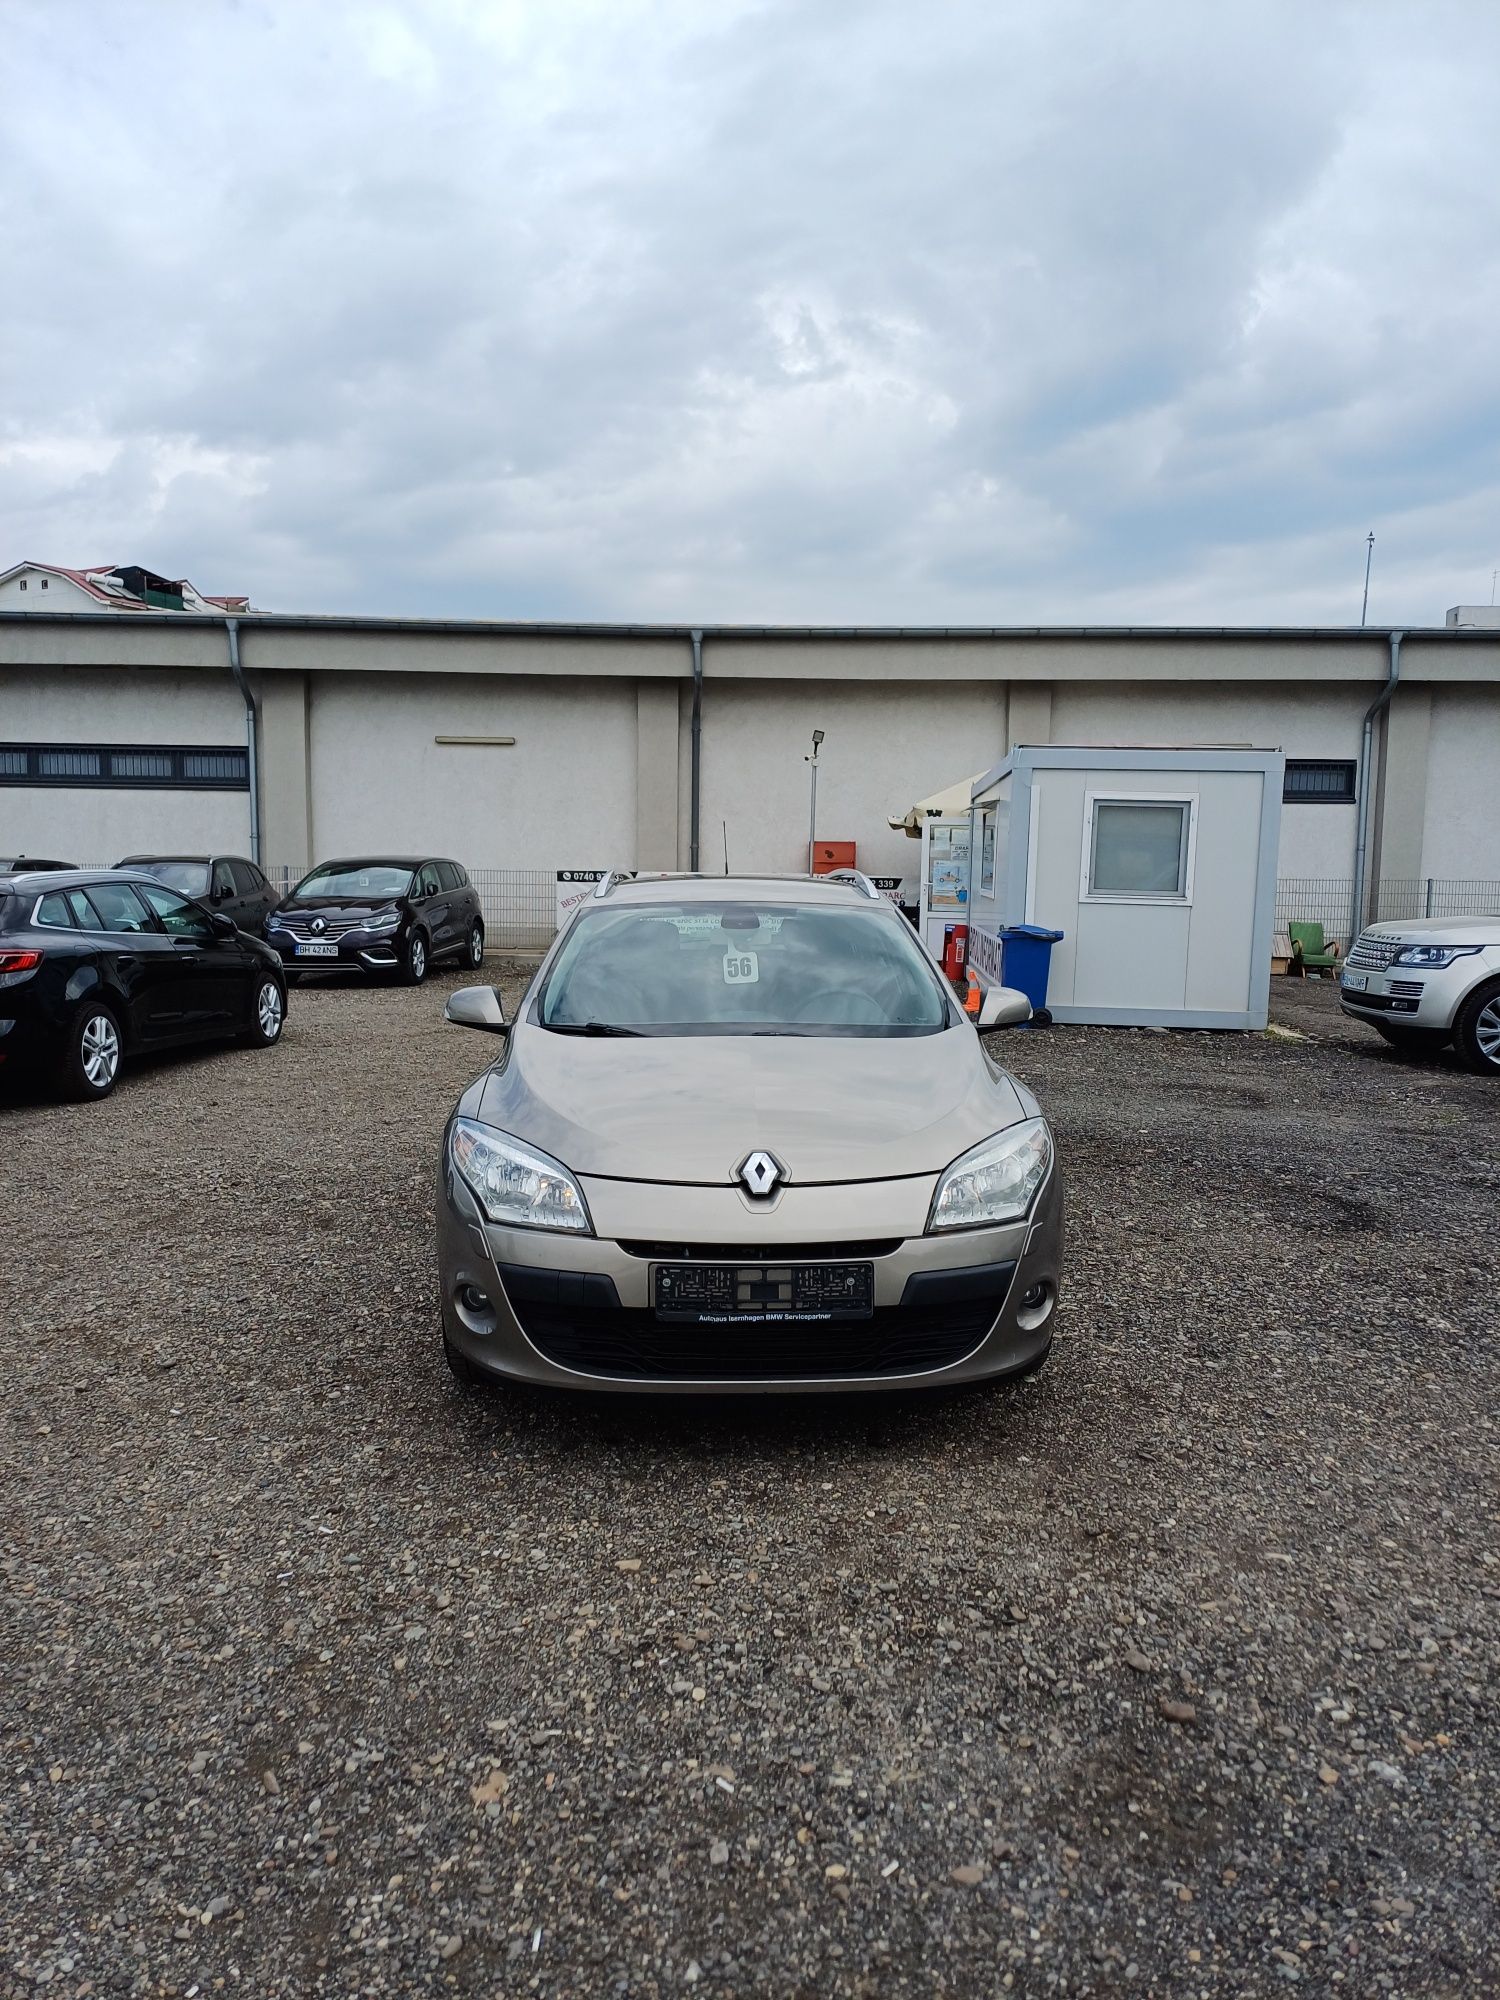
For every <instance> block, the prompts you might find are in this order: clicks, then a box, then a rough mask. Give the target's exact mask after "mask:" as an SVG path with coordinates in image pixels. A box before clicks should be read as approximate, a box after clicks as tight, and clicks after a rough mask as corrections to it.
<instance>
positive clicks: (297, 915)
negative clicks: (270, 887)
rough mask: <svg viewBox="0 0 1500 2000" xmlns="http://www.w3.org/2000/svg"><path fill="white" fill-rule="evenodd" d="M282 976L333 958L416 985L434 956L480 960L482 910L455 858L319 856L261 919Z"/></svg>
mask: <svg viewBox="0 0 1500 2000" xmlns="http://www.w3.org/2000/svg"><path fill="white" fill-rule="evenodd" d="M266 941H267V943H269V944H272V945H274V946H275V947H276V949H277V951H279V952H280V953H281V957H282V962H283V963H284V964H285V966H286V967H287V976H288V978H290V979H295V978H297V976H298V975H299V974H300V973H303V972H316V971H319V970H328V971H332V970H334V969H336V968H337V967H339V966H343V967H345V968H354V967H361V968H363V970H365V971H366V972H389V973H393V974H395V976H396V977H397V978H399V979H403V980H405V981H406V983H407V985H409V986H419V985H420V984H421V982H422V981H423V980H424V979H425V978H426V977H427V968H428V967H429V966H430V965H432V964H433V963H434V962H435V961H436V960H437V959H440V958H454V959H458V960H459V961H460V962H461V963H462V964H464V965H469V966H478V965H479V964H481V963H482V962H483V959H484V917H483V914H482V912H481V910H480V907H479V896H478V893H477V891H476V890H475V888H474V885H473V883H472V882H471V881H470V880H469V877H468V874H467V872H466V871H465V870H464V869H462V868H460V867H459V865H458V863H457V862H456V861H436V860H427V861H420V860H419V861H410V860H392V859H390V858H389V857H386V858H382V859H378V860H373V859H367V860H361V861H323V862H320V863H319V864H318V866H317V867H316V868H314V869H313V871H312V873H311V874H310V875H304V876H303V878H302V880H301V881H300V882H299V883H298V884H297V886H296V888H295V889H293V891H292V893H291V894H290V895H289V896H288V897H287V898H286V900H285V901H284V902H283V903H282V904H281V905H280V907H279V908H278V909H276V910H275V911H273V913H272V914H271V915H270V916H269V917H267V919H266Z"/></svg>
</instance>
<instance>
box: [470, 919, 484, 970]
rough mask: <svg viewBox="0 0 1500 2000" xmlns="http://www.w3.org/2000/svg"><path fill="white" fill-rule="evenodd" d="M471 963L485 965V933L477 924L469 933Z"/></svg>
mask: <svg viewBox="0 0 1500 2000" xmlns="http://www.w3.org/2000/svg"><path fill="white" fill-rule="evenodd" d="M469 963H470V964H471V965H483V964H484V932H483V931H482V930H481V929H480V928H479V926H478V924H476V925H475V926H474V928H473V930H472V931H470V933H469Z"/></svg>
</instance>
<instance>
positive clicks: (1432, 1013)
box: [1339, 958, 1474, 1034]
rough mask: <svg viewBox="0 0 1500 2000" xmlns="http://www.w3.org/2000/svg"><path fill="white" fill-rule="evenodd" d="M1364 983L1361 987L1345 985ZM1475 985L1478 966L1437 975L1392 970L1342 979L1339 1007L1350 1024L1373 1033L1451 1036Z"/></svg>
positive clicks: (1462, 965)
mask: <svg viewBox="0 0 1500 2000" xmlns="http://www.w3.org/2000/svg"><path fill="white" fill-rule="evenodd" d="M1351 977H1353V978H1357V979H1363V980H1364V982H1365V984H1364V986H1363V987H1354V986H1350V985H1348V984H1346V982H1347V981H1348V980H1349V979H1350V978H1351ZM1473 983H1474V961H1473V959H1471V958H1468V959H1458V960H1457V961H1455V963H1454V964H1453V965H1451V966H1446V967H1439V968H1437V969H1436V970H1434V971H1421V972H1419V971H1415V970H1407V969H1405V968H1401V967H1395V966H1393V967H1391V968H1390V969H1389V970H1388V971H1385V972H1363V973H1361V972H1356V973H1353V974H1351V973H1350V972H1349V970H1348V968H1347V967H1346V968H1345V969H1344V971H1343V972H1341V973H1340V975H1339V1005H1340V1007H1341V1008H1342V1009H1343V1011H1344V1013H1346V1014H1347V1015H1348V1016H1349V1017H1350V1019H1351V1020H1355V1021H1365V1022H1367V1023H1368V1024H1369V1025H1370V1026H1371V1027H1376V1026H1385V1027H1390V1028H1430V1029H1432V1030H1434V1031H1435V1032H1437V1033H1440V1034H1447V1033H1449V1032H1450V1031H1451V1030H1452V1027H1453V1020H1454V1016H1455V1015H1456V1014H1457V1012H1458V1009H1459V1003H1460V1002H1461V1001H1462V999H1463V997H1464V995H1465V993H1467V992H1468V990H1469V988H1470V987H1471V986H1472V985H1473Z"/></svg>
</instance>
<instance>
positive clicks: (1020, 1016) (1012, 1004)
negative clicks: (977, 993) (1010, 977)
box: [974, 986, 1031, 1028]
mask: <svg viewBox="0 0 1500 2000" xmlns="http://www.w3.org/2000/svg"><path fill="white" fill-rule="evenodd" d="M1030 1019H1031V1002H1030V1001H1029V1000H1028V999H1027V998H1026V995H1025V994H1024V993H1022V992H1020V991H1019V990H1018V988H1016V987H1014V986H989V987H986V989H985V994H984V998H983V999H982V1000H981V1001H980V1003H979V1013H978V1015H977V1016H976V1018H975V1022H974V1025H975V1027H976V1028H1019V1027H1020V1026H1021V1025H1022V1024H1023V1022H1026V1021H1029V1020H1030Z"/></svg>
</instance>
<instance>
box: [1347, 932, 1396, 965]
mask: <svg viewBox="0 0 1500 2000" xmlns="http://www.w3.org/2000/svg"><path fill="white" fill-rule="evenodd" d="M1400 949H1401V940H1400V938H1383V937H1374V936H1372V934H1371V933H1370V932H1369V931H1361V932H1360V934H1359V936H1358V937H1357V938H1356V939H1355V941H1354V943H1353V945H1352V946H1351V948H1350V951H1349V956H1348V957H1347V958H1346V959H1345V960H1344V963H1345V965H1347V966H1349V967H1350V968H1351V969H1352V970H1353V971H1355V972H1384V971H1385V969H1386V967H1387V966H1388V965H1389V964H1390V963H1391V961H1392V959H1393V958H1394V957H1395V956H1396V953H1397V952H1398V951H1400Z"/></svg>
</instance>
